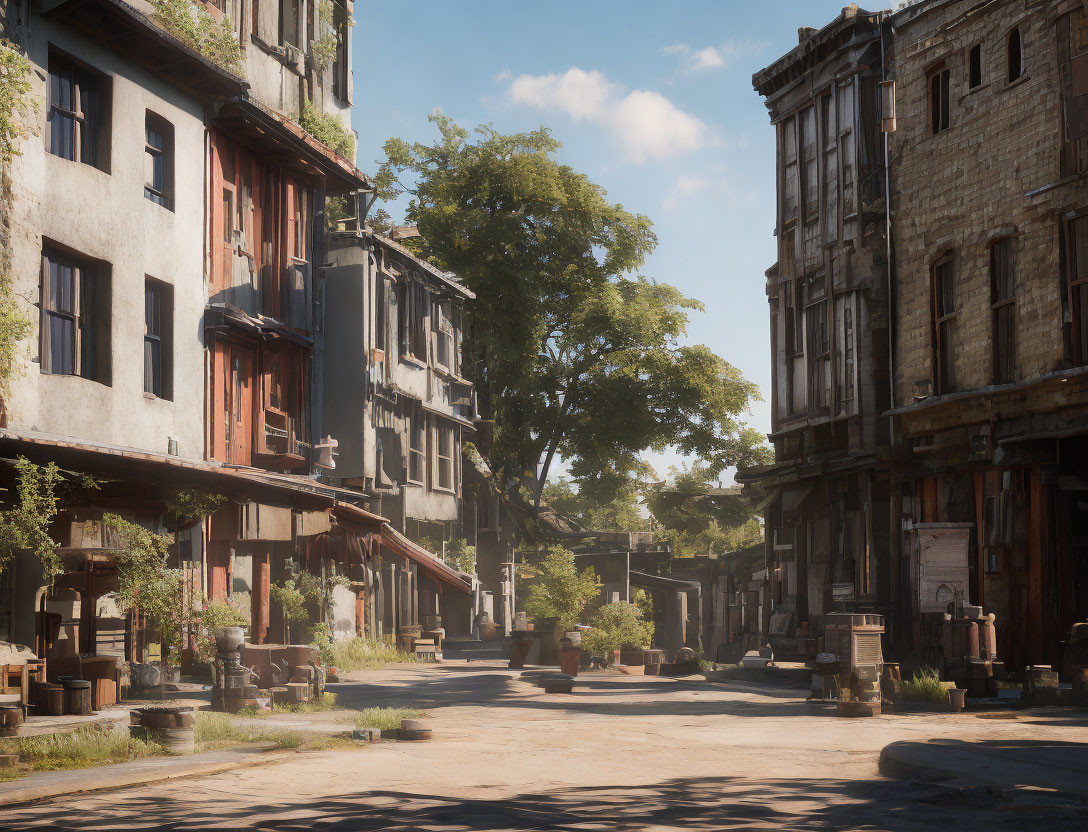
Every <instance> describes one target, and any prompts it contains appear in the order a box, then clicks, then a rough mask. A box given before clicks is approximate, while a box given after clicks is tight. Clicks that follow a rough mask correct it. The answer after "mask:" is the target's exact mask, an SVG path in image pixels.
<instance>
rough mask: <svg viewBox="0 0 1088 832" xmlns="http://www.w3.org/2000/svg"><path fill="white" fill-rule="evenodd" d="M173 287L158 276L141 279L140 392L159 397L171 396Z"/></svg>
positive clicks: (166, 397) (168, 397)
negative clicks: (156, 278)
mask: <svg viewBox="0 0 1088 832" xmlns="http://www.w3.org/2000/svg"><path fill="white" fill-rule="evenodd" d="M173 317H174V290H173V287H172V286H170V285H169V284H166V283H161V282H160V281H158V280H153V279H151V278H147V279H146V280H145V281H144V392H145V393H150V394H151V395H153V396H158V397H159V398H160V399H171V398H173V395H172V393H173V391H172V389H171V388H172V385H171V381H172V378H171V376H172V373H171V370H172V358H173V340H174V339H173V334H174V333H173Z"/></svg>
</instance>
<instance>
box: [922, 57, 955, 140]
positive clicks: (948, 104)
mask: <svg viewBox="0 0 1088 832" xmlns="http://www.w3.org/2000/svg"><path fill="white" fill-rule="evenodd" d="M927 86H928V88H929V127H930V131H931V132H932V133H933V135H934V136H936V135H937V134H939V133H943V132H944V131H945V130H947V129H949V128H950V127H951V126H952V70H951V69H949V68H948V67H947V66H945V65H943V64H942V65H941V66H940V67H938V68H936V69H933V70H931V71H930V73H929V75H928V76H927Z"/></svg>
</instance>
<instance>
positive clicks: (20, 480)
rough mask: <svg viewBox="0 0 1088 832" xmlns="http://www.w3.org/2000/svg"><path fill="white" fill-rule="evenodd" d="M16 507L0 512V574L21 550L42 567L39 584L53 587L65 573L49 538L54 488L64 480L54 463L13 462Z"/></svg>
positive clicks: (54, 505) (54, 513)
mask: <svg viewBox="0 0 1088 832" xmlns="http://www.w3.org/2000/svg"><path fill="white" fill-rule="evenodd" d="M15 471H16V482H17V485H16V494H17V499H16V502H15V505H14V506H13V507H12V508H10V509H8V510H6V511H2V512H0V572H2V571H3V570H4V568H5V567H6V566H7V565H8V563H10V562H11V560H12V559H13V558H14V557H15V553H16V552H18V551H20V550H27V551H30V552H32V553H33V554H34V555H35V556H36V557H37V558H38V561H39V562H40V563H41V568H42V583H44V584H45V585H47V586H50V585H52V583H53V580H54V579H55V578H56V577H57V576H58V575H60V574H61V573H62V572H63V571H64V565H63V564H62V563H61V559H60V553H59V549H60V547H59V545H58V544H57V542H56V541H55V540H53V538H52V537H51V536H50V534H49V528H50V526H52V525H53V521H54V520H55V519H56V517H57V511H58V498H57V488H58V486H59V485H60V483H61V482H62V480H63V475H62V474H61V471H60V468H58V467H57V465H56V464H55V463H53V462H50V463H48V464H46V465H36V464H35V463H33V462H31V461H30V460H29V459H27V458H26V457H19V458H18V459H17V460H16V461H15Z"/></svg>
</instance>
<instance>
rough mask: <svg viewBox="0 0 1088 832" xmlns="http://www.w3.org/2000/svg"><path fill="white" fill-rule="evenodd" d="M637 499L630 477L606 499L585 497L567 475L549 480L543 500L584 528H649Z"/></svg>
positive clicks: (634, 486)
mask: <svg viewBox="0 0 1088 832" xmlns="http://www.w3.org/2000/svg"><path fill="white" fill-rule="evenodd" d="M639 498H640V493H639V489H638V486H637V484H636V483H635V482H634V481H633V480H632V481H630V482H627V483H624V484H623V485H622V486H620V488H618V489H617V490H616V493H615V495H613V496H612V498H611V499H608V500H605V501H598V500H595V499H592V498H591V497H588V496H586V495H585V494H583V493H582V492H581V491H579V490H578V488H577V487H576V486H575V484H574V483H572V482H571V481H570V480H568V479H567V478H566V477H559V478H558V479H555V480H549V481H548V484H547V485H545V486H544V502H545V503H547V504H548V505H549V506H551V507H552V508H554V509H555V510H556V511H558V512H559V513H560V514H562V515H564V516H566V517H569V518H571V519H572V520H574V521H575V522H576V523H578V525H580V526H581V527H582V528H583V529H586V530H587V531H597V532H641V531H649V529H650V518H649V517H648V516H647V515H645V514H644V513H643V512H642V510H641V508H640V507H639Z"/></svg>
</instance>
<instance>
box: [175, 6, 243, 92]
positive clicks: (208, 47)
mask: <svg viewBox="0 0 1088 832" xmlns="http://www.w3.org/2000/svg"><path fill="white" fill-rule="evenodd" d="M154 17H155V20H156V21H157V22H158V23H159V24H160V25H161V26H162V27H163V28H164V29H166V31H168V32H169V33H170V34H172V35H173V36H174V37H176V38H177V39H178V40H180V41H182V42H184V43H186V44H188V45H189V46H190V47H192V48H193V49H195V50H196V51H197V52H199V53H200V54H201V55H203V56H204V57H205V58H207V59H208V60H209V61H211V62H212V63H214V64H216V65H217V66H219V67H221V68H222V69H225V70H227V72H232V73H234V74H235V75H237V76H238V77H239V78H244V77H245V74H246V71H245V65H244V61H243V55H242V47H241V45H240V44H239V43H238V37H237V36H236V35H235V34H234V30H233V29H232V28H231V25H230V20H229V19H227V18H225V17H224V18H223V19H222V20H219V21H217V20H216V19H215V18H214V17H212V15H211V13H210V12H209V11H208V10H207V9H205V8H204V7H203V6H201V5H198V4H196V3H193V2H192V0H155V13H154Z"/></svg>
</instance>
